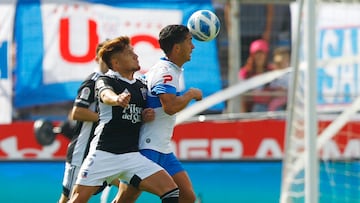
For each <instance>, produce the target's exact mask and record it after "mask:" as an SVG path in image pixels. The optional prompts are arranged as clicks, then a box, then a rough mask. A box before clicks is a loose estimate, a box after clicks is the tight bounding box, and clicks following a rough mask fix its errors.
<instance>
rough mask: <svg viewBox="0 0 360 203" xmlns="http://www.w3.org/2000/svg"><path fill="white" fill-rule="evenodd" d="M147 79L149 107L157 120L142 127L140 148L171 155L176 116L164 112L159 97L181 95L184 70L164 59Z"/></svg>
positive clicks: (156, 65)
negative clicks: (153, 111)
mask: <svg viewBox="0 0 360 203" xmlns="http://www.w3.org/2000/svg"><path fill="white" fill-rule="evenodd" d="M145 79H146V83H147V88H148V92H147V107H150V108H153V109H154V110H155V120H154V121H151V122H146V123H144V124H143V125H142V127H141V130H140V141H139V148H140V149H152V150H156V151H159V152H162V153H171V152H173V148H172V145H171V138H172V135H173V130H174V126H175V119H176V114H174V115H169V114H167V113H165V112H164V109H163V108H162V106H161V102H160V98H159V95H160V94H176V95H180V93H181V92H182V91H183V89H184V81H183V70H182V68H180V67H178V66H177V65H175V64H174V63H172V62H171V61H169V60H167V59H165V58H162V59H161V60H159V62H158V63H156V64H155V65H154V66H153V67H152V68H151V69H150V70H149V71H148V72H147V73H146V74H145Z"/></svg>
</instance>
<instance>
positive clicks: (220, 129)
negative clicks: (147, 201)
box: [0, 119, 360, 161]
mask: <svg viewBox="0 0 360 203" xmlns="http://www.w3.org/2000/svg"><path fill="white" fill-rule="evenodd" d="M329 123H330V121H326V120H325V121H320V122H319V128H320V129H325V128H326V127H327V126H328V125H329ZM33 124H34V123H33V122H30V121H24V122H14V123H12V124H8V125H0V160H63V159H65V156H66V150H67V145H68V143H69V140H68V138H66V137H65V136H63V135H61V134H59V135H57V136H56V139H55V141H54V142H53V143H52V144H50V145H48V146H41V145H40V144H38V143H37V141H36V138H35V135H34V132H33ZM57 125H59V123H56V122H55V123H54V126H57ZM285 125H286V124H285V120H276V119H274V120H272V119H267V120H246V121H206V122H190V123H183V124H180V125H177V126H176V127H175V130H174V136H173V149H174V152H175V154H176V155H177V157H179V158H180V159H181V160H230V161H231V160H249V159H254V160H280V159H282V157H283V153H284V146H283V143H284V133H285ZM264 126H266V127H264ZM354 132H360V123H359V122H356V121H354V122H349V123H348V124H347V125H346V126H344V127H343V128H342V129H341V131H340V132H339V134H342V135H347V136H348V138H349V139H337V140H330V141H329V142H328V143H326V144H325V146H324V148H323V149H322V151H321V156H322V157H329V156H331V157H333V158H339V159H342V158H360V151H359V148H358V143H359V142H360V139H359V138H358V137H357V136H356V135H357V134H356V133H354ZM299 147H301V146H299Z"/></svg>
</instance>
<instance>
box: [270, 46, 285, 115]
mask: <svg viewBox="0 0 360 203" xmlns="http://www.w3.org/2000/svg"><path fill="white" fill-rule="evenodd" d="M272 61H273V62H272V69H274V70H282V69H285V68H289V67H290V48H289V47H287V46H281V47H277V48H275V50H274V53H273V59H272ZM289 77H290V74H289V73H287V74H285V75H283V76H282V77H280V78H277V79H275V80H274V81H272V82H270V84H269V88H270V90H271V91H272V92H273V93H275V94H273V97H272V99H271V101H270V102H269V106H268V110H269V111H281V110H285V109H286V103H287V92H288V86H289Z"/></svg>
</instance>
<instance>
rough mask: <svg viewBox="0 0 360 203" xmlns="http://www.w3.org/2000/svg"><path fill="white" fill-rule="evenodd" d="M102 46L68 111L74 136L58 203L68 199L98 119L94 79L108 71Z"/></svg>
mask: <svg viewBox="0 0 360 203" xmlns="http://www.w3.org/2000/svg"><path fill="white" fill-rule="evenodd" d="M102 46H103V43H100V44H98V46H97V48H96V58H95V60H96V62H97V63H99V65H98V67H97V68H96V69H95V71H94V72H93V73H91V74H90V75H89V76H87V77H86V79H85V80H84V81H83V82H82V84H81V85H80V87H79V89H78V92H77V96H76V99H75V101H74V105H73V107H72V109H71V111H70V113H69V120H74V121H76V125H75V129H74V131H75V132H74V134H75V136H74V137H73V138H72V139H71V141H70V143H69V145H68V149H67V152H66V162H65V171H64V177H63V183H62V185H63V186H62V193H61V196H60V199H59V203H66V202H67V201H68V200H69V194H70V192H71V190H72V187H73V185H74V184H75V181H76V177H77V175H78V172H79V169H80V166H81V163H82V162H83V160H84V159H85V157H86V155H87V153H88V151H89V146H90V142H91V140H92V139H93V137H94V130H95V127H96V125H97V122H98V120H99V116H98V113H97V109H96V108H97V100H96V97H95V81H96V80H97V78H98V77H99V76H100V75H103V74H104V73H106V72H107V71H108V67H107V66H106V65H105V64H104V63H100V62H99V58H98V52H99V50H100V48H101V47H102ZM113 184H114V185H116V186H118V185H119V181H118V180H114V182H113ZM105 186H106V185H104V186H103V187H102V189H103V188H104V187H105ZM100 191H101V190H99V191H97V192H96V193H98V192H100Z"/></svg>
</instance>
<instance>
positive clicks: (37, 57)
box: [14, 0, 224, 110]
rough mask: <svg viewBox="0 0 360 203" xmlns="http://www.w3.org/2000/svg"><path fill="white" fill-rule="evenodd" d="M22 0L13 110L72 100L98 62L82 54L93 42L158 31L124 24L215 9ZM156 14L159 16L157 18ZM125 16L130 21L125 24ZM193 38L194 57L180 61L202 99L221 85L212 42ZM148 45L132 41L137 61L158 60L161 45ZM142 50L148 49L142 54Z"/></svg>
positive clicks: (182, 19) (205, 4) (182, 18)
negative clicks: (187, 60)
mask: <svg viewBox="0 0 360 203" xmlns="http://www.w3.org/2000/svg"><path fill="white" fill-rule="evenodd" d="M22 2H23V1H20V3H18V5H17V8H16V19H15V41H16V45H17V56H16V58H17V63H16V69H15V77H16V83H15V97H14V105H15V107H16V108H22V107H31V106H35V105H46V104H52V103H61V102H66V101H72V100H74V98H75V96H76V89H77V88H78V87H79V85H80V83H81V82H82V80H83V79H85V77H86V76H87V74H89V73H90V72H92V71H93V70H94V66H95V65H96V63H94V61H93V59H94V57H95V55H94V54H92V52H91V54H88V55H86V54H84V53H90V52H88V51H87V49H89V47H91V43H98V42H99V41H101V40H104V39H106V38H109V37H115V36H119V35H122V34H124V35H128V36H130V38H132V39H134V38H135V37H137V36H140V35H141V36H150V37H152V38H157V34H158V32H157V30H155V31H156V32H157V33H156V32H154V29H153V30H151V29H147V30H141V29H142V28H141V27H140V28H139V29H135V28H131V27H125V25H126V26H131V23H132V24H133V25H134V26H135V24H136V26H141V23H142V22H144V23H143V24H145V23H149V22H145V21H146V20H147V18H150V19H151V20H152V21H151V22H154V24H155V23H158V24H159V25H161V26H165V25H166V24H169V23H181V24H184V25H186V23H187V19H188V18H189V17H190V15H191V14H192V13H193V12H195V11H197V10H200V9H208V10H213V7H212V4H211V1H205V0H202V1H196V3H194V1H170V0H164V1H156V2H153V1H83V2H80V3H79V2H78V3H73V4H70V5H69V4H51V3H47V2H45V3H39V2H36V1H25V2H26V3H22ZM103 3H106V4H103ZM77 4H79V5H77ZM81 8H83V9H81ZM114 9H115V10H114ZM116 9H118V10H116ZM106 11H109V12H106ZM110 11H112V12H110ZM116 11H118V12H116ZM152 13H153V14H154V15H152ZM158 13H160V14H161V13H163V15H161V16H158V17H156V15H155V14H158ZM80 15H81V16H80ZM122 15H123V16H122ZM144 15H149V16H148V17H147V16H144ZM79 16H80V17H79ZM129 16H130V17H129ZM165 16H166V17H165ZM126 17H128V18H131V20H132V21H129V22H123V21H124V18H126ZM164 17H165V18H164ZM177 19H179V20H177ZM82 22H84V23H82ZM76 23H77V24H76ZM143 27H144V26H143ZM110 28H111V29H110ZM160 28H161V27H159V28H157V29H160ZM93 30H94V31H93ZM94 32H95V34H92V33H94ZM64 39H66V40H68V41H66V40H64ZM64 41H65V42H67V43H68V44H66V43H64ZM193 42H194V45H195V49H194V50H193V53H192V60H191V61H190V62H188V63H186V64H184V74H185V75H184V76H185V87H186V88H190V87H196V88H199V89H201V90H202V91H203V96H204V97H206V96H209V95H211V94H213V93H215V92H217V91H219V90H220V89H221V76H220V68H219V61H218V56H217V47H216V41H215V40H213V41H210V42H200V41H196V40H194V41H193ZM147 47H148V46H147ZM147 47H146V46H144V45H142V44H141V43H138V44H137V45H134V48H135V51H136V50H137V49H138V50H139V51H140V52H144V53H139V54H138V55H139V60H141V59H144V61H145V64H146V66H151V64H152V60H158V59H159V58H160V57H161V54H162V52H161V50H160V49H159V48H157V49H155V48H154V51H151V49H153V47H152V48H147ZM146 49H150V51H148V52H146ZM64 50H65V51H64ZM84 50H85V51H84ZM144 50H145V51H144ZM66 51H67V52H68V53H67V52H66ZM64 53H65V54H64ZM66 53H67V55H66ZM154 53H155V54H154ZM80 56H81V57H82V58H81V57H80ZM80 58H81V59H82V60H81V61H80ZM72 59H73V60H72ZM140 62H141V61H140ZM223 108H224V104H218V105H216V106H214V107H212V109H211V110H222V109H223Z"/></svg>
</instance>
